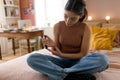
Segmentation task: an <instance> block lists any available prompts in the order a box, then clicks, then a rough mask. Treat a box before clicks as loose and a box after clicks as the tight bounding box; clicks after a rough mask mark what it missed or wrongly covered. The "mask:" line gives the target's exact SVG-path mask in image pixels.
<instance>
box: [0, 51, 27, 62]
mask: <svg viewBox="0 0 120 80" xmlns="http://www.w3.org/2000/svg"><path fill="white" fill-rule="evenodd" d="M25 54H27V51H26V50H24V51H23V53H19V52H17V53H16V55H14V54H9V55H6V56H2V60H0V63H3V62H6V61H8V60H11V59H14V58H17V57H20V56H23V55H25Z"/></svg>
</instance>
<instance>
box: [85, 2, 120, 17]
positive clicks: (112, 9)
mask: <svg viewBox="0 0 120 80" xmlns="http://www.w3.org/2000/svg"><path fill="white" fill-rule="evenodd" d="M119 3H120V0H86V4H87V9H88V13H89V15H90V16H92V18H93V19H104V18H105V16H106V15H109V16H110V17H111V18H115V19H116V18H120V9H119V7H120V5H119Z"/></svg>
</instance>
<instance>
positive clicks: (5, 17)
mask: <svg viewBox="0 0 120 80" xmlns="http://www.w3.org/2000/svg"><path fill="white" fill-rule="evenodd" d="M5 18H6V19H11V18H13V19H18V18H20V17H11V16H10V17H5Z"/></svg>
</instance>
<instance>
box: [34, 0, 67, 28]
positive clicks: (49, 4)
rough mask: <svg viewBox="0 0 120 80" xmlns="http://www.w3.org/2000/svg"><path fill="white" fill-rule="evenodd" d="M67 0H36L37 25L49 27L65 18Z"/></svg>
mask: <svg viewBox="0 0 120 80" xmlns="http://www.w3.org/2000/svg"><path fill="white" fill-rule="evenodd" d="M66 1H67V0H52V1H51V0H35V15H36V26H38V27H47V26H48V23H50V26H51V27H53V25H54V24H55V23H56V22H58V21H60V20H63V19H64V18H63V15H64V5H65V3H66Z"/></svg>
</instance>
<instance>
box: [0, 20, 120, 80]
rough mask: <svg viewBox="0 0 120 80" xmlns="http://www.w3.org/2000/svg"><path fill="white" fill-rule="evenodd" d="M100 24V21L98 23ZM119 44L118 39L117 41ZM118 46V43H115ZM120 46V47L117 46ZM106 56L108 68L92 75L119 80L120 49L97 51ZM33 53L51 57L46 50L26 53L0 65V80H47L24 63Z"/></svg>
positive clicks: (102, 79) (98, 77) (108, 79)
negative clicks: (108, 63)
mask: <svg viewBox="0 0 120 80" xmlns="http://www.w3.org/2000/svg"><path fill="white" fill-rule="evenodd" d="M99 22H100V21H99ZM88 23H89V24H91V23H92V24H95V23H96V22H88ZM118 42H120V38H119V40H118ZM116 44H118V43H116ZM119 46H120V45H119ZM99 51H100V52H104V53H105V54H107V55H108V57H109V59H110V66H109V68H108V69H107V70H106V71H103V72H101V73H96V74H94V75H95V76H96V77H97V80H114V79H117V80H120V78H119V74H120V58H119V56H120V48H114V49H113V50H99ZM34 53H45V54H46V55H51V53H50V52H49V51H47V50H46V49H41V50H38V51H34V52H31V53H28V54H26V55H24V56H21V57H18V58H15V59H12V60H10V61H7V62H5V63H1V64H0V80H48V77H47V76H46V75H43V74H42V73H39V72H37V71H35V70H33V69H31V68H30V67H29V66H28V65H27V62H26V59H27V57H28V56H29V55H30V54H34Z"/></svg>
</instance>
